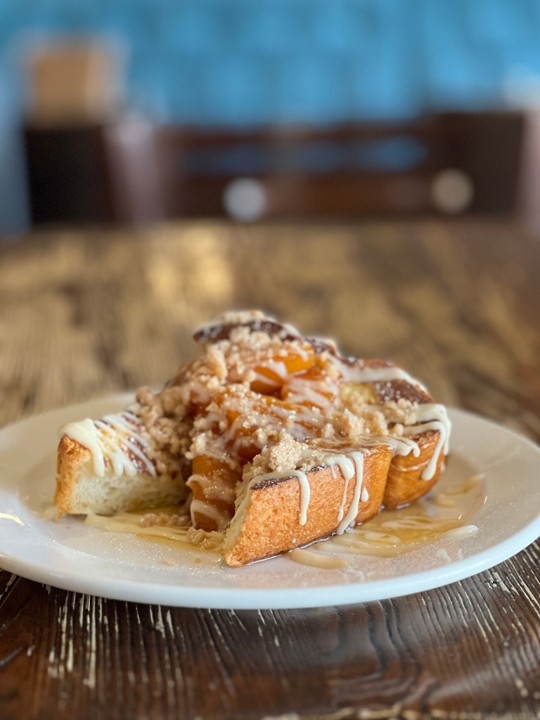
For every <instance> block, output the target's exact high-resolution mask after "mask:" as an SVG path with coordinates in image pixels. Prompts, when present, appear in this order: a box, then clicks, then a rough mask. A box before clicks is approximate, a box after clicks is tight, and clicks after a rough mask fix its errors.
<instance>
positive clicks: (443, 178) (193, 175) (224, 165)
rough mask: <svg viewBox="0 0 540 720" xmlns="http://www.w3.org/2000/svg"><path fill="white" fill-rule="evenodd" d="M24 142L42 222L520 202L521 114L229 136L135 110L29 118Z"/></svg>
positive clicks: (441, 210) (401, 211) (426, 210)
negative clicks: (70, 119) (95, 116)
mask: <svg viewBox="0 0 540 720" xmlns="http://www.w3.org/2000/svg"><path fill="white" fill-rule="evenodd" d="M25 138H26V151H27V161H28V172H29V184H30V197H31V207H32V217H33V220H34V222H35V223H37V224H43V223H51V222H53V223H57V224H58V223H66V222H84V223H87V224H88V223H99V222H101V223H103V222H105V223H130V224H140V223H143V222H149V221H155V220H170V219H175V218H181V217H223V216H230V217H232V218H234V219H237V220H258V219H260V218H283V217H285V218H301V217H317V218H336V217H341V218H353V217H359V216H360V217H362V216H371V217H373V216H383V215H390V216H407V215H410V216H417V215H419V214H428V215H459V214H462V213H466V214H471V213H473V214H486V213H487V214H499V215H504V214H506V215H508V214H512V213H515V212H516V209H517V207H518V202H519V187H520V184H519V180H520V173H521V171H522V167H523V163H522V152H523V138H524V116H523V114H522V113H519V112H498V113H495V112H493V113H446V114H441V115H437V116H433V117H429V118H425V119H420V120H418V121H415V122H412V121H411V122H409V123H392V124H391V123H386V124H374V123H372V124H358V123H357V124H348V125H343V126H340V127H334V128H332V129H322V128H313V127H305V128H300V127H291V128H285V127H275V128H268V129H264V130H252V131H240V130H236V131H232V130H229V131H228V132H224V131H218V130H213V131H212V130H206V131H204V130H201V129H194V128H183V127H181V126H162V127H155V126H152V125H151V124H149V123H144V122H141V121H137V120H132V119H129V118H127V119H125V120H121V119H119V120H117V121H113V122H110V123H107V124H101V125H94V124H86V125H77V126H69V127H53V128H50V127H40V126H33V127H32V126H28V127H27V128H26V131H25ZM495 148H496V150H495Z"/></svg>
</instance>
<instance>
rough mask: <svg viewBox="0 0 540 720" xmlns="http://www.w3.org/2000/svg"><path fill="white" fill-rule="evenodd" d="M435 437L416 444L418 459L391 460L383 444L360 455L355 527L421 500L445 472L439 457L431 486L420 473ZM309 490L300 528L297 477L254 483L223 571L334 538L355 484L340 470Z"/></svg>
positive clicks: (228, 541) (322, 470)
mask: <svg viewBox="0 0 540 720" xmlns="http://www.w3.org/2000/svg"><path fill="white" fill-rule="evenodd" d="M438 439H439V432H438V431H430V432H427V433H424V434H422V435H420V436H418V437H417V438H415V440H416V442H417V443H418V447H419V451H420V452H419V455H418V456H416V457H415V456H413V455H412V454H410V455H407V456H395V457H393V452H392V449H391V448H390V447H389V446H388V445H385V444H383V443H382V444H380V445H376V446H373V447H368V448H365V449H364V450H363V453H364V475H363V485H362V487H364V488H365V489H366V490H367V492H368V494H369V499H368V500H366V501H362V502H360V505H359V512H358V515H357V516H356V523H362V522H365V521H366V520H369V519H370V518H372V517H374V516H375V515H376V514H377V513H378V512H379V511H380V510H381V509H383V508H388V509H392V508H396V507H399V506H401V505H407V504H409V503H411V502H414V501H415V500H417V499H418V498H420V497H422V496H423V495H425V494H426V493H427V492H428V491H429V490H430V489H431V488H432V487H433V485H434V484H435V483H436V482H437V480H438V478H439V475H440V473H441V471H442V468H443V466H444V455H443V453H441V455H440V457H439V459H438V462H437V467H436V470H435V472H434V474H433V477H431V478H430V479H429V480H425V479H423V478H422V472H423V471H424V469H425V468H426V466H427V465H428V463H429V462H430V460H431V458H432V456H433V453H434V452H435V451H436V447H437V442H438ZM306 475H307V479H308V481H309V485H310V500H309V507H308V512H307V519H306V522H305V524H304V525H301V524H300V505H301V488H300V484H299V482H298V479H297V478H296V477H288V478H276V479H264V480H261V481H260V482H259V483H257V481H256V479H255V480H254V481H253V482H252V485H251V487H250V489H249V491H248V493H249V494H248V498H247V499H246V503H245V506H244V507H243V508H242V513H241V517H240V516H239V517H236V516H235V518H234V519H233V521H232V523H231V527H230V528H229V530H228V531H227V533H226V536H225V549H224V553H223V556H224V558H225V562H226V563H227V565H229V566H231V567H239V566H242V565H246V564H248V563H251V562H254V561H256V560H263V559H265V558H268V557H272V556H273V555H279V554H281V553H285V552H287V551H289V550H292V549H294V548H297V547H302V546H305V545H309V544H310V543H313V542H315V541H316V540H322V539H325V538H328V537H330V536H331V535H333V534H335V533H336V531H337V528H338V526H339V519H338V509H339V508H340V507H343V508H344V512H345V514H346V513H347V510H348V508H349V507H350V506H351V503H352V502H353V494H354V490H355V483H350V482H349V483H347V492H346V500H345V503H343V493H344V490H345V486H346V480H345V478H344V476H343V474H342V472H341V470H340V469H339V466H338V465H335V464H334V465H329V466H324V467H318V468H313V469H312V470H310V471H308V472H307V473H306Z"/></svg>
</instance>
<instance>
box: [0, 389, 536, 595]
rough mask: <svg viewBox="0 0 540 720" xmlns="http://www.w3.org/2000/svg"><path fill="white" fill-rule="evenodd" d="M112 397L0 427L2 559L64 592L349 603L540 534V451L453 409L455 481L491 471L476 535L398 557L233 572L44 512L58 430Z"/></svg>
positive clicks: (469, 564) (476, 565)
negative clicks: (342, 564) (331, 565)
mask: <svg viewBox="0 0 540 720" xmlns="http://www.w3.org/2000/svg"><path fill="white" fill-rule="evenodd" d="M130 397H131V396H115V397H111V398H107V399H101V400H96V401H92V402H88V403H85V404H83V405H78V406H71V407H66V408H62V409H59V410H54V411H52V412H49V413H46V414H44V415H40V416H37V417H33V418H30V419H28V420H24V421H23V422H20V423H18V424H16V425H12V426H10V427H7V428H5V429H4V430H2V431H0V567H2V568H4V569H5V570H9V571H11V572H13V573H16V574H19V575H22V576H24V577H27V578H30V579H32V580H37V581H38V582H43V583H46V584H49V585H52V586H55V587H59V588H64V589H66V590H74V591H79V592H85V593H89V594H93V595H99V596H102V597H107V598H114V599H119V600H128V601H136V602H144V603H162V604H166V605H174V606H183V607H201V608H229V609H263V608H300V607H317V606H324V605H342V604H347V603H356V602H362V601H370V600H381V599H384V598H391V597H397V596H399V595H407V594H409V593H414V592H418V591H422V590H429V589H432V588H436V587H440V586H442V585H447V584H449V583H452V582H455V581H457V580H461V579H463V578H466V577H470V576H471V575H474V574H476V573H478V572H481V571H482V570H486V569H487V568H490V567H493V566H494V565H496V564H498V563H500V562H502V561H503V560H506V559H507V558H509V557H511V556H512V555H514V554H515V553H517V552H519V551H520V550H522V549H523V548H525V547H526V546H527V545H528V544H529V543H531V542H533V541H534V540H535V539H536V538H537V537H538V536H539V535H540V482H538V473H539V467H540V449H539V448H538V446H536V445H534V444H533V443H532V442H530V441H529V440H527V439H525V438H524V437H521V436H520V435H517V434H515V433H513V432H511V431H509V430H507V429H505V428H503V427H500V426H498V425H496V424H494V423H492V422H489V421H487V420H485V419H482V418H480V417H477V416H475V415H472V414H469V413H466V412H463V411H461V410H453V411H451V419H452V421H453V434H452V457H451V460H450V462H449V464H448V468H447V470H446V473H445V476H446V478H447V481H448V482H460V481H461V480H466V479H467V477H469V476H471V475H472V474H477V473H480V474H483V475H484V476H485V479H484V483H485V488H484V489H485V498H484V502H483V504H482V506H481V508H480V509H479V510H478V512H477V513H476V515H475V517H474V519H473V520H472V522H474V524H475V525H476V526H477V527H478V532H476V533H475V534H472V535H465V536H462V535H460V534H459V533H458V534H457V535H452V534H450V536H447V537H440V538H439V539H437V540H436V541H434V542H432V543H428V544H427V545H424V546H422V547H419V548H417V549H415V550H413V551H411V552H408V553H407V554H405V555H400V556H399V557H366V556H360V555H356V554H355V555H347V556H346V562H347V565H346V566H345V567H341V568H338V569H321V568H317V567H310V566H308V565H304V564H299V563H296V562H292V561H291V560H290V559H289V558H288V557H280V558H276V559H272V560H269V561H266V562H262V563H256V564H253V565H251V566H249V567H245V568H240V569H234V570H233V569H230V568H227V567H225V566H224V565H223V564H222V563H221V561H220V560H219V559H218V558H217V556H215V555H210V554H205V553H203V552H199V551H196V550H186V551H182V550H178V548H171V547H170V546H167V545H163V544H159V543H154V542H148V541H147V540H145V539H144V538H140V537H137V536H133V535H131V534H125V533H122V534H119V533H113V532H105V531H103V530H100V529H97V528H92V527H88V526H87V525H85V524H84V523H83V521H82V520H81V519H80V518H67V517H66V518H64V519H63V520H61V521H60V522H52V521H49V520H46V519H44V518H43V516H42V512H43V510H44V509H45V508H46V507H47V506H48V505H50V504H51V498H52V494H53V489H54V462H55V449H56V444H57V440H58V437H57V431H58V428H59V427H60V426H61V425H62V424H63V423H65V422H69V421H71V420H76V419H80V418H84V417H99V416H101V415H103V414H106V413H108V412H112V411H115V410H117V409H119V408H121V407H123V406H124V405H125V404H126V403H127V402H128V401H129V398H130Z"/></svg>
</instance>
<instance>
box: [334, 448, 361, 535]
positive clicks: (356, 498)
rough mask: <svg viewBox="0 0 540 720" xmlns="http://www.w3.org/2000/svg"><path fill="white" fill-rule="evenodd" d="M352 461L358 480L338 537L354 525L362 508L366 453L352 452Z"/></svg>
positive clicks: (339, 527)
mask: <svg viewBox="0 0 540 720" xmlns="http://www.w3.org/2000/svg"><path fill="white" fill-rule="evenodd" d="M350 459H351V460H352V462H353V464H354V471H355V478H356V480H355V485H354V494H353V499H352V502H351V504H350V505H349V509H348V510H347V514H346V515H345V517H344V518H343V519H342V521H341V522H340V523H339V525H338V527H337V530H336V532H337V534H338V535H341V534H342V533H344V532H345V530H346V529H347V528H348V527H349V526H350V525H352V524H353V523H354V521H355V519H356V516H357V515H358V511H359V508H360V498H361V495H362V485H363V482H364V453H363V452H361V451H355V452H352V453H351V455H350Z"/></svg>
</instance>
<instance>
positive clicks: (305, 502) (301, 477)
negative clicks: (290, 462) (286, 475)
mask: <svg viewBox="0 0 540 720" xmlns="http://www.w3.org/2000/svg"><path fill="white" fill-rule="evenodd" d="M290 476H291V477H295V478H298V484H299V486H300V516H299V519H298V522H299V523H300V525H305V524H306V523H307V513H308V507H309V501H310V499H311V487H310V485H309V480H308V476H307V474H306V473H305V472H303V471H302V470H295V471H294V472H293V473H290Z"/></svg>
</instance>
